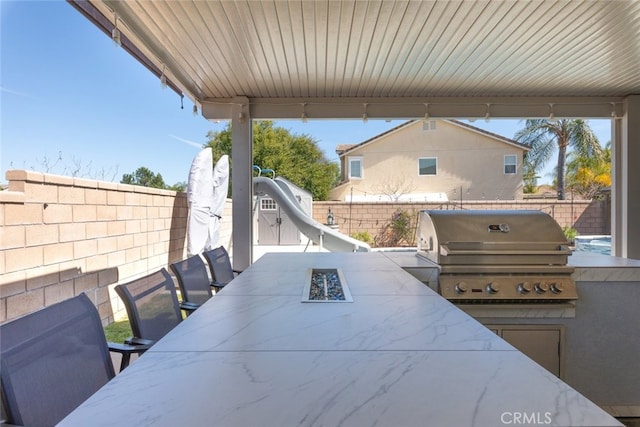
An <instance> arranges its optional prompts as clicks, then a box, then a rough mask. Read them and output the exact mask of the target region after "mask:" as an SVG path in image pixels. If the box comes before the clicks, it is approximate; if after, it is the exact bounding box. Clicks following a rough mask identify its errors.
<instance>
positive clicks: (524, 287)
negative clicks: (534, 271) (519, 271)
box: [518, 282, 533, 294]
mask: <svg viewBox="0 0 640 427" xmlns="http://www.w3.org/2000/svg"><path fill="white" fill-rule="evenodd" d="M532 290H533V287H532V286H531V283H529V282H522V283H520V284H518V292H519V293H521V294H528V293H529V292H531V291H532Z"/></svg>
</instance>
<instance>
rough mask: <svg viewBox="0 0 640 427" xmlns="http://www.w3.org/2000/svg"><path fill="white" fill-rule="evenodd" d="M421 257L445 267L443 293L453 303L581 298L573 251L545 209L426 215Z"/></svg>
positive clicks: (420, 230) (422, 217)
mask: <svg viewBox="0 0 640 427" xmlns="http://www.w3.org/2000/svg"><path fill="white" fill-rule="evenodd" d="M418 234H419V236H418V237H419V239H418V255H419V256H422V257H425V258H427V259H429V260H431V261H433V262H435V263H436V264H438V265H439V266H440V276H439V282H438V289H439V292H440V294H441V295H442V296H444V297H445V298H447V299H449V300H452V301H454V302H464V303H474V302H497V303H507V302H509V303H511V302H549V303H554V302H567V301H572V300H576V299H577V298H578V294H577V291H576V286H575V283H574V281H573V280H572V279H571V273H572V272H573V268H572V267H569V266H567V260H568V256H569V255H571V250H570V249H569V247H568V243H567V240H566V238H565V236H564V233H563V231H562V229H561V228H560V226H559V225H558V223H557V222H556V221H555V220H554V219H553V218H551V217H550V216H549V215H547V214H546V213H544V212H540V211H529V210H527V211H433V210H428V211H421V212H420V215H419V225H418Z"/></svg>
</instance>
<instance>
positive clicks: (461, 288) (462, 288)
mask: <svg viewBox="0 0 640 427" xmlns="http://www.w3.org/2000/svg"><path fill="white" fill-rule="evenodd" d="M468 289H469V288H468V287H467V284H466V283H464V282H459V283H458V284H456V286H455V288H454V290H455V291H456V294H464V293H465V292H467V290H468Z"/></svg>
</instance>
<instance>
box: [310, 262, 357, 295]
mask: <svg viewBox="0 0 640 427" xmlns="http://www.w3.org/2000/svg"><path fill="white" fill-rule="evenodd" d="M302 302H353V298H351V293H350V292H349V288H348V287H347V282H346V281H345V280H344V276H343V275H342V272H341V271H340V270H339V269H337V268H312V269H309V270H308V272H307V280H306V282H305V287H304V291H303V293H302Z"/></svg>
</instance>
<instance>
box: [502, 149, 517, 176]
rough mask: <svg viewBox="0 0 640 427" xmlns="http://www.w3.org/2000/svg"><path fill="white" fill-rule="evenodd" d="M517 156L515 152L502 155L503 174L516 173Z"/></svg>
mask: <svg viewBox="0 0 640 427" xmlns="http://www.w3.org/2000/svg"><path fill="white" fill-rule="evenodd" d="M517 164H518V158H517V156H516V155H515V154H507V155H506V156H504V173H505V175H513V174H515V173H516V166H517Z"/></svg>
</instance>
